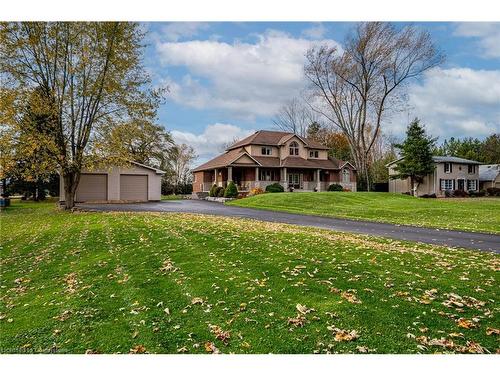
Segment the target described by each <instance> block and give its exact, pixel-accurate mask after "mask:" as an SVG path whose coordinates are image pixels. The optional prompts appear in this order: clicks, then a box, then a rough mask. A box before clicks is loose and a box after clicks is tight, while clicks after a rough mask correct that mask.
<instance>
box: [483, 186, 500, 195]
mask: <svg viewBox="0 0 500 375" xmlns="http://www.w3.org/2000/svg"><path fill="white" fill-rule="evenodd" d="M486 191H487V192H488V196H490V197H500V188H497V187H489V188H487V189H486Z"/></svg>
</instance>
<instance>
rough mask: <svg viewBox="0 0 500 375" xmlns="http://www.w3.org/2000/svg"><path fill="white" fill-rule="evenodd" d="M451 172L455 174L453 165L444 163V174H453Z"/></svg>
mask: <svg viewBox="0 0 500 375" xmlns="http://www.w3.org/2000/svg"><path fill="white" fill-rule="evenodd" d="M451 172H453V168H452V166H451V163H444V173H451Z"/></svg>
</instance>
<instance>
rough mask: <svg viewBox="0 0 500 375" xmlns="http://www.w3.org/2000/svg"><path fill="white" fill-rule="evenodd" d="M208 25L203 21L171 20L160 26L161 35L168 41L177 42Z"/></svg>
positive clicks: (194, 34)
mask: <svg viewBox="0 0 500 375" xmlns="http://www.w3.org/2000/svg"><path fill="white" fill-rule="evenodd" d="M209 27H210V25H209V24H208V23H205V22H171V23H169V24H167V25H166V26H164V27H162V33H161V35H162V36H163V37H164V38H166V39H167V40H168V41H171V42H177V41H178V40H179V39H182V38H191V37H193V36H196V35H198V33H199V32H200V31H202V30H206V29H208V28H209Z"/></svg>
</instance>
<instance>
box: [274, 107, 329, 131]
mask: <svg viewBox="0 0 500 375" xmlns="http://www.w3.org/2000/svg"><path fill="white" fill-rule="evenodd" d="M318 121H319V119H318V114H317V113H316V112H314V111H313V110H312V109H311V108H310V107H309V105H308V104H307V103H306V102H305V101H304V100H303V99H302V98H293V99H291V100H289V101H287V102H286V103H285V104H283V105H282V106H281V107H280V109H279V110H278V113H276V115H275V116H274V119H273V123H274V125H276V126H277V127H278V128H280V129H281V130H284V131H286V132H290V133H294V134H297V135H300V136H301V137H306V136H307V130H308V128H309V126H310V125H311V124H313V123H318Z"/></svg>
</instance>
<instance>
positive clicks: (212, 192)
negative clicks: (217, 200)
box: [208, 184, 218, 197]
mask: <svg viewBox="0 0 500 375" xmlns="http://www.w3.org/2000/svg"><path fill="white" fill-rule="evenodd" d="M217 188H218V186H217V185H215V184H213V185H212V187H211V188H210V191H209V192H208V196H209V197H216V196H217Z"/></svg>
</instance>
